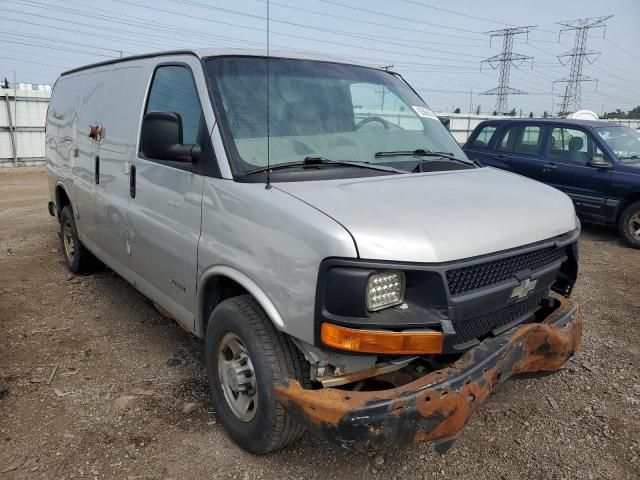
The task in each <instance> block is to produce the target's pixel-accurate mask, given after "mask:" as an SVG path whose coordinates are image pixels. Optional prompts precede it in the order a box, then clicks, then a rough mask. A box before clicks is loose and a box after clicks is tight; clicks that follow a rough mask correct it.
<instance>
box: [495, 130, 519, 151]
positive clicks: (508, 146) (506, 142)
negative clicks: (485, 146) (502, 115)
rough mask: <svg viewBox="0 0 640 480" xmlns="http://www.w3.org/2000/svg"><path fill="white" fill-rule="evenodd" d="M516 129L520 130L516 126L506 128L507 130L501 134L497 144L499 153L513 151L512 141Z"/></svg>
mask: <svg viewBox="0 0 640 480" xmlns="http://www.w3.org/2000/svg"><path fill="white" fill-rule="evenodd" d="M518 128H520V127H518V125H513V126H512V127H509V128H507V130H506V131H505V132H504V133H503V134H502V138H501V139H500V143H499V144H498V150H500V151H501V152H511V151H513V141H514V140H515V138H516V133H517V131H518Z"/></svg>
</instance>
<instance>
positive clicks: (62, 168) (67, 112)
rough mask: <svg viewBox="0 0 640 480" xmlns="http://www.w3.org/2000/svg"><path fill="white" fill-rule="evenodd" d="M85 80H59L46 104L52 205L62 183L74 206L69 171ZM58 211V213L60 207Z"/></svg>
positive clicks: (81, 77) (83, 75)
mask: <svg viewBox="0 0 640 480" xmlns="http://www.w3.org/2000/svg"><path fill="white" fill-rule="evenodd" d="M86 77H87V74H86V73H80V74H76V75H71V76H67V77H62V78H60V79H58V81H57V82H56V85H55V87H54V89H53V92H52V95H51V101H50V102H49V110H48V114H47V133H46V140H45V152H46V153H45V155H46V158H47V168H48V170H49V175H48V179H49V192H50V195H51V200H52V201H53V202H55V201H56V197H55V190H56V188H57V186H58V185H60V184H62V185H64V188H65V191H66V192H67V194H68V196H69V198H70V200H71V201H72V204H73V178H72V169H73V167H74V165H75V161H76V157H75V149H76V146H77V134H78V132H77V122H78V110H79V106H80V100H81V98H82V92H83V90H84V82H85V80H86ZM57 208H58V210H59V209H60V205H57Z"/></svg>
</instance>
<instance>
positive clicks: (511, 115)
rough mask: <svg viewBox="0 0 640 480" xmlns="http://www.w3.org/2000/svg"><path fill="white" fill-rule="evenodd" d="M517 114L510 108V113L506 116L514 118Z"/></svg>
mask: <svg viewBox="0 0 640 480" xmlns="http://www.w3.org/2000/svg"><path fill="white" fill-rule="evenodd" d="M517 114H518V112H516V109H515V108H512V109H511V111H510V112H509V113H508V114H507V115H509V116H510V117H515V116H516V115H517Z"/></svg>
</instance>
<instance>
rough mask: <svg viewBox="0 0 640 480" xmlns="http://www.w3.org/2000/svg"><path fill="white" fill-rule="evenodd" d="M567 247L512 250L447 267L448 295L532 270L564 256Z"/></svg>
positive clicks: (487, 285)
mask: <svg viewBox="0 0 640 480" xmlns="http://www.w3.org/2000/svg"><path fill="white" fill-rule="evenodd" d="M566 248H567V247H564V248H556V247H547V248H542V249H540V250H534V251H532V252H527V253H521V254H516V255H513V256H510V257H506V258H501V259H499V260H490V261H488V262H485V263H478V264H476V265H470V266H467V267H460V268H454V269H451V270H448V271H447V283H448V284H449V292H450V293H451V295H452V296H456V295H462V294H465V293H469V292H473V291H474V290H479V289H481V288H485V287H490V286H493V285H497V284H500V283H503V282H505V281H507V280H510V279H512V278H513V277H514V276H515V275H516V274H517V273H518V272H523V271H525V270H529V271H530V272H532V273H533V272H536V271H538V270H542V269H544V268H546V267H549V266H550V265H553V264H555V263H562V262H564V261H565V260H566V259H567V250H566Z"/></svg>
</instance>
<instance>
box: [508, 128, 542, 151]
mask: <svg viewBox="0 0 640 480" xmlns="http://www.w3.org/2000/svg"><path fill="white" fill-rule="evenodd" d="M540 139H541V136H540V127H536V126H526V127H520V130H519V131H518V137H517V138H516V141H515V142H514V146H513V151H514V152H515V153H525V154H527V155H537V154H538V152H539V150H540Z"/></svg>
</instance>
